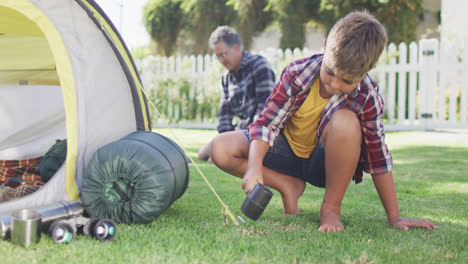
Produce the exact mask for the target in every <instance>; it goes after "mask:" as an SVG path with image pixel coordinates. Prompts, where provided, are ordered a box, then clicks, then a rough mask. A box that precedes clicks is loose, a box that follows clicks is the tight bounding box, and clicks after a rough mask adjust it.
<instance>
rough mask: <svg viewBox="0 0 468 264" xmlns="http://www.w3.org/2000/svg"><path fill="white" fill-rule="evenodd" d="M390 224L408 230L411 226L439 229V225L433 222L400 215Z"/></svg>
mask: <svg viewBox="0 0 468 264" xmlns="http://www.w3.org/2000/svg"><path fill="white" fill-rule="evenodd" d="M390 224H391V225H392V226H393V227H395V228H398V229H401V230H404V231H408V230H409V228H410V227H421V228H426V229H437V228H438V227H437V226H436V225H434V224H433V223H432V222H429V221H427V220H423V219H409V218H401V217H398V218H396V219H394V220H392V221H390Z"/></svg>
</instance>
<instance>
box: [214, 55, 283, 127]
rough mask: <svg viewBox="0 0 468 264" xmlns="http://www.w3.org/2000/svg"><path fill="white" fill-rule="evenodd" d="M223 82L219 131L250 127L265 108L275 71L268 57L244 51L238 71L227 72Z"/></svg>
mask: <svg viewBox="0 0 468 264" xmlns="http://www.w3.org/2000/svg"><path fill="white" fill-rule="evenodd" d="M221 85H222V94H221V103H220V109H219V124H218V132H219V133H223V132H226V131H232V130H234V129H246V128H247V126H248V125H249V124H250V123H252V122H253V121H254V120H256V119H257V118H258V116H259V115H260V112H261V111H262V110H263V108H264V107H265V101H266V99H267V98H268V96H269V95H270V94H271V91H272V90H273V87H274V86H275V74H274V73H273V70H272V69H271V67H270V65H269V64H268V62H267V60H266V59H265V58H264V57H262V56H260V55H253V54H250V53H249V52H246V51H243V52H242V61H241V65H240V68H239V70H238V72H237V74H234V73H233V72H231V71H228V72H226V73H225V74H224V75H223V77H222V79H221ZM233 118H235V119H238V120H233ZM236 121H238V122H236Z"/></svg>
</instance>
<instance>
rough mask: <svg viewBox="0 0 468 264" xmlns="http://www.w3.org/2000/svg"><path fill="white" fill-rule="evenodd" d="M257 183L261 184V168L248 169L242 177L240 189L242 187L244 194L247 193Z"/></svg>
mask: <svg viewBox="0 0 468 264" xmlns="http://www.w3.org/2000/svg"><path fill="white" fill-rule="evenodd" d="M257 183H261V184H263V174H262V170H261V169H259V170H256V169H248V170H247V172H246V173H245V175H244V178H243V179H242V184H241V186H242V189H244V191H245V194H249V192H250V191H251V190H252V189H253V188H254V187H255V185H256V184H257Z"/></svg>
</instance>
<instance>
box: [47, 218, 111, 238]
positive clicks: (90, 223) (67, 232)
mask: <svg viewBox="0 0 468 264" xmlns="http://www.w3.org/2000/svg"><path fill="white" fill-rule="evenodd" d="M78 232H79V233H83V234H85V235H88V236H93V237H95V238H96V239H98V240H100V241H103V242H109V241H112V240H113V239H114V238H115V236H116V234H117V225H116V224H115V223H114V222H113V221H112V220H110V219H97V218H87V217H84V216H81V215H78V216H75V217H72V218H69V219H57V220H55V221H54V222H53V223H52V225H51V226H50V228H49V233H50V235H51V237H52V240H53V241H54V242H55V243H57V244H63V243H65V244H68V243H70V242H71V241H72V240H73V239H74V238H75V235H76V234H77V233H78Z"/></svg>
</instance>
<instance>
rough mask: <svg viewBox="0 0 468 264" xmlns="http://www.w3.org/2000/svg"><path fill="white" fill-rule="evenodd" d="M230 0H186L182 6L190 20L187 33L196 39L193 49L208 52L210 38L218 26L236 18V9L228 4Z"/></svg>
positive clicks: (231, 21) (200, 52)
mask: <svg viewBox="0 0 468 264" xmlns="http://www.w3.org/2000/svg"><path fill="white" fill-rule="evenodd" d="M227 2H228V0H216V1H213V0H186V1H184V3H183V5H182V7H183V9H184V13H185V16H186V18H187V19H188V21H190V23H187V24H186V27H185V28H184V31H185V33H186V34H185V35H187V36H189V37H190V38H192V39H193V40H194V42H193V48H192V51H193V52H195V53H196V54H203V53H208V52H209V51H210V49H209V46H208V38H209V37H210V34H211V32H212V31H213V30H215V28H216V27H217V26H220V25H231V24H232V23H233V22H234V21H235V20H236V11H235V10H234V9H233V7H232V6H230V5H226V3H227Z"/></svg>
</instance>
